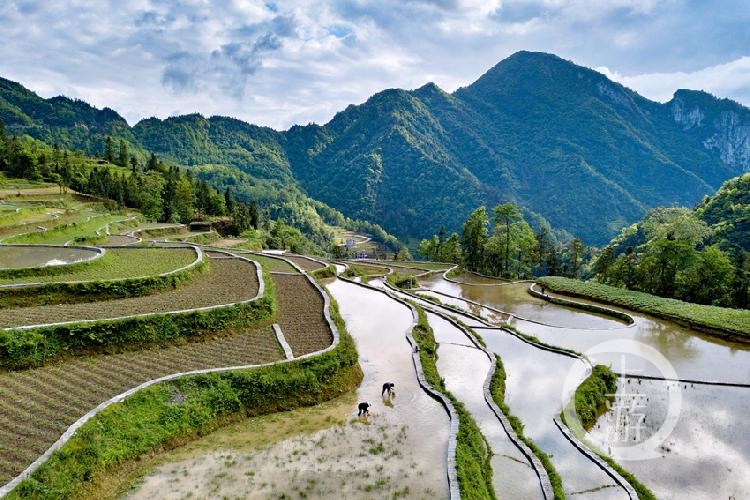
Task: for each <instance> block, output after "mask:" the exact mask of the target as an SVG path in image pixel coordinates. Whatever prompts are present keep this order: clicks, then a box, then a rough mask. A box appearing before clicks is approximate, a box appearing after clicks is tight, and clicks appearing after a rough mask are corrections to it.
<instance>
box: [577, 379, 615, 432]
mask: <svg viewBox="0 0 750 500" xmlns="http://www.w3.org/2000/svg"><path fill="white" fill-rule="evenodd" d="M616 391H617V375H616V374H615V373H614V372H613V371H612V370H610V369H609V367H607V366H604V365H596V366H594V369H593V370H592V372H591V375H589V376H588V378H586V380H584V381H583V382H582V383H581V385H579V386H578V388H577V389H576V392H575V397H574V398H573V400H572V401H571V402H574V403H575V410H576V414H577V415H578V419H579V420H580V422H581V425H583V427H584V428H586V429H589V428H591V426H592V425H594V424H595V423H596V419H597V418H598V417H599V415H600V414H601V413H602V410H603V409H604V408H605V405H606V403H607V399H608V397H610V396H609V395H611V394H614V393H615V392H616Z"/></svg>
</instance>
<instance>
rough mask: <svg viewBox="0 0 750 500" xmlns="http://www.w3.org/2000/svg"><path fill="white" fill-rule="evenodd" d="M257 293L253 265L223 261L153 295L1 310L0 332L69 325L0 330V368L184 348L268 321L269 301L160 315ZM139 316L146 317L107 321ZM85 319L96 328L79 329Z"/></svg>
mask: <svg viewBox="0 0 750 500" xmlns="http://www.w3.org/2000/svg"><path fill="white" fill-rule="evenodd" d="M258 286H259V285H258V279H257V273H256V270H255V265H254V264H252V263H250V262H246V261H242V260H235V259H221V260H214V261H212V262H211V263H210V267H209V270H208V271H207V272H205V273H201V275H200V276H198V277H196V278H195V279H193V280H191V281H190V282H189V283H188V284H187V285H184V286H180V287H179V288H176V289H173V290H169V291H166V292H163V293H159V294H155V295H150V296H144V297H130V298H126V299H117V300H112V301H105V302H98V303H80V304H60V305H47V306H35V307H27V308H17V309H11V310H2V309H0V325H5V326H21V325H34V324H41V323H48V322H54V321H58V322H59V321H66V320H67V321H71V322H72V323H69V324H65V325H57V326H48V327H38V328H30V329H24V330H18V329H16V330H4V331H0V368H4V369H20V368H28V367H32V366H41V365H43V364H45V363H49V362H50V361H52V360H53V359H54V358H56V357H60V356H63V355H71V354H86V353H91V352H119V351H123V350H133V349H135V348H142V347H147V346H153V345H165V344H170V343H174V342H182V341H184V340H189V339H191V338H193V339H195V338H198V337H200V336H202V335H207V334H212V333H213V332H217V331H220V330H223V329H226V328H228V327H230V326H243V325H247V324H249V323H252V322H257V321H262V320H268V319H270V318H271V317H272V315H273V312H274V310H273V304H272V303H271V302H270V301H269V299H268V297H267V296H264V297H261V298H259V299H258V300H255V301H252V302H249V303H244V304H239V305H229V306H226V307H216V308H214V309H210V310H198V311H190V312H184V313H179V314H168V313H164V311H180V310H184V309H193V308H200V307H207V306H214V305H220V304H235V303H237V302H241V301H246V300H249V299H251V298H253V297H254V296H255V294H257V291H258ZM143 313H151V315H148V316H134V317H128V318H126V319H115V320H113V319H111V318H118V317H124V316H131V315H134V314H143ZM82 320H97V321H91V322H87V323H80V321H82ZM77 321H78V323H76V322H77Z"/></svg>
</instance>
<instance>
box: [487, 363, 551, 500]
mask: <svg viewBox="0 0 750 500" xmlns="http://www.w3.org/2000/svg"><path fill="white" fill-rule="evenodd" d="M505 379H506V373H505V366H503V361H502V360H501V359H500V357H499V356H498V355H497V354H496V355H495V373H494V374H493V375H492V380H491V381H490V393H491V394H492V399H493V400H494V401H495V404H497V406H499V407H500V410H501V411H502V412H503V414H504V415H505V416H506V417H507V418H508V421H509V422H510V425H511V427H513V430H514V431H515V433H516V435H517V436H518V438H519V439H520V440H521V441H523V442H524V443H526V446H528V447H529V448H531V451H532V452H534V455H536V456H537V457H538V458H539V461H540V462H542V465H543V466H544V469H545V470H546V471H547V475H548V476H549V480H550V483H552V490H553V492H554V494H555V500H562V499H563V498H565V490H564V488H563V481H562V477H560V474H558V472H557V469H555V466H554V464H553V463H552V459H550V457H549V455H547V454H546V453H545V452H544V451H542V449H541V448H539V446H537V444H536V443H535V442H534V441H532V440H531V439H530V438H528V437H526V435H525V434H524V432H523V423H522V422H521V420H520V419H519V418H518V417H516V416H515V415H513V414H512V413H511V412H510V408H509V407H508V405H507V404H506V403H505Z"/></svg>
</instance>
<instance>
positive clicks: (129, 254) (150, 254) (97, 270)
mask: <svg viewBox="0 0 750 500" xmlns="http://www.w3.org/2000/svg"><path fill="white" fill-rule="evenodd" d="M6 248H8V247H6ZM195 259H196V254H195V251H194V250H193V249H192V248H188V247H186V248H146V247H144V248H109V249H107V251H106V253H105V254H104V256H102V257H100V258H99V259H97V260H96V261H94V262H92V263H91V264H90V265H87V266H84V267H78V268H77V269H74V270H72V271H71V272H69V273H64V274H59V273H58V274H55V275H50V276H44V275H43V276H34V277H16V278H0V286H2V285H16V284H20V283H29V282H33V283H53V282H62V281H99V280H113V279H122V278H135V277H139V276H152V275H155V274H162V273H168V272H170V271H174V270H176V269H179V268H181V267H184V266H187V265H189V264H190V263H192V262H193V261H195Z"/></svg>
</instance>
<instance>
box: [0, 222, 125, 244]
mask: <svg viewBox="0 0 750 500" xmlns="http://www.w3.org/2000/svg"><path fill="white" fill-rule="evenodd" d="M125 218H126V216H125V215H100V216H92V217H91V219H90V220H88V221H80V222H74V223H72V224H64V225H62V226H58V227H55V228H53V229H50V230H48V231H34V232H31V233H26V234H20V235H17V236H11V237H10V238H8V239H6V240H4V241H3V243H34V244H42V243H43V244H45V245H63V244H65V243H66V242H68V241H71V240H76V239H84V238H92V237H94V236H95V235H96V231H97V230H98V229H100V228H103V227H104V226H105V225H106V224H108V223H111V222H116V221H120V220H122V219H125Z"/></svg>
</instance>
